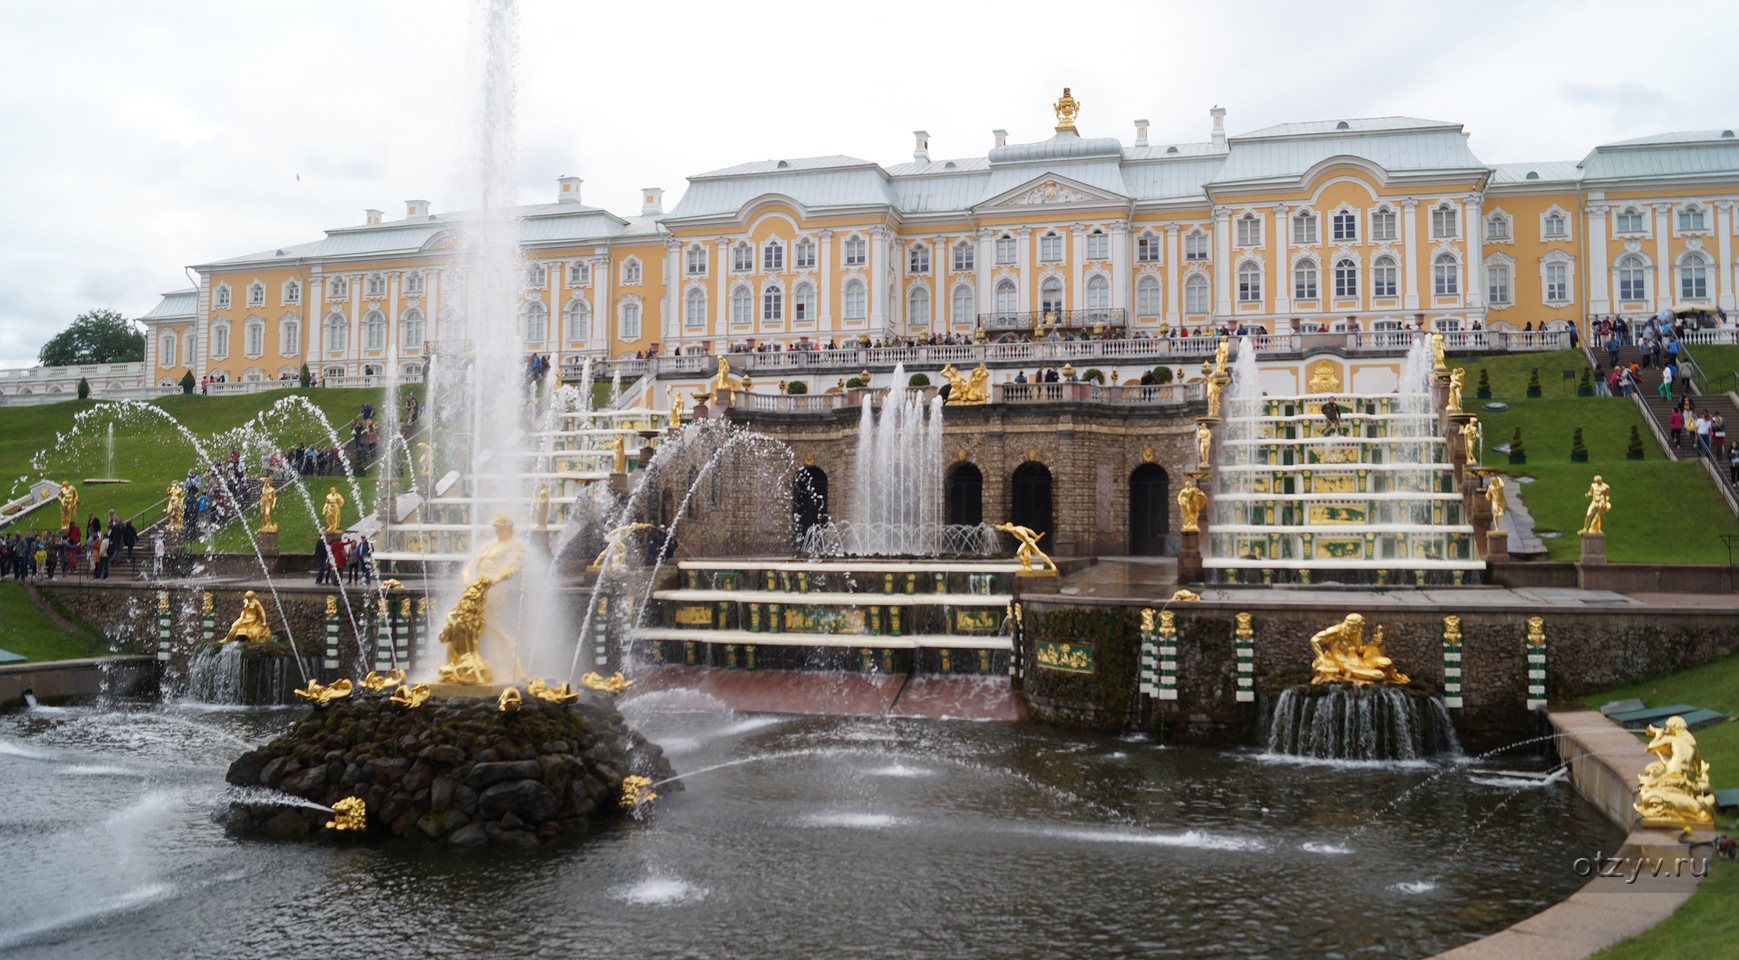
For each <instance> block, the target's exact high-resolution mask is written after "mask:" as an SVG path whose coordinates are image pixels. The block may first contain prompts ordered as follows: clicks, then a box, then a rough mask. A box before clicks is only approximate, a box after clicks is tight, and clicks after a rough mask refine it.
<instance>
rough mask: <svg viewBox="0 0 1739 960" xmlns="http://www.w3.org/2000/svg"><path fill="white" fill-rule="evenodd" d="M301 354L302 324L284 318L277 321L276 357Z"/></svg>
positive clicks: (289, 318)
mask: <svg viewBox="0 0 1739 960" xmlns="http://www.w3.org/2000/svg"><path fill="white" fill-rule="evenodd" d="M301 352H302V324H301V323H300V322H299V321H297V320H296V319H295V318H294V317H289V316H286V317H284V318H283V319H282V320H279V321H278V356H280V357H293V356H295V355H297V354H298V353H301Z"/></svg>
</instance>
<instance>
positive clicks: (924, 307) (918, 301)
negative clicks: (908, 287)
mask: <svg viewBox="0 0 1739 960" xmlns="http://www.w3.org/2000/svg"><path fill="white" fill-rule="evenodd" d="M906 322H907V323H908V324H910V325H911V326H914V327H928V326H929V325H930V291H928V290H925V289H924V288H923V287H913V288H912V292H911V293H910V294H909V295H908V296H907V297H906Z"/></svg>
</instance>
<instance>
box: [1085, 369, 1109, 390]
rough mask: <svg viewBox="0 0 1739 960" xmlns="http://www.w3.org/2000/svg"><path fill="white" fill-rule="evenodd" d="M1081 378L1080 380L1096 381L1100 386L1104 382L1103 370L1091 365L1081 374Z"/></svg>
mask: <svg viewBox="0 0 1739 960" xmlns="http://www.w3.org/2000/svg"><path fill="white" fill-rule="evenodd" d="M1081 379H1082V380H1091V381H1092V382H1094V383H1097V384H1099V385H1100V386H1104V384H1105V372H1104V371H1103V370H1100V369H1099V368H1097V367H1092V368H1089V369H1088V370H1087V372H1086V373H1083V374H1081Z"/></svg>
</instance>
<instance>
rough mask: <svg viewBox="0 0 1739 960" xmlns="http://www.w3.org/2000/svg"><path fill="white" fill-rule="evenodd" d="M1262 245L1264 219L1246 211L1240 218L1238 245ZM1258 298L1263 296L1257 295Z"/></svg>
mask: <svg viewBox="0 0 1739 960" xmlns="http://www.w3.org/2000/svg"><path fill="white" fill-rule="evenodd" d="M1261 245H1262V220H1261V218H1260V217H1258V216H1256V215H1255V214H1253V213H1246V214H1244V215H1243V216H1241V217H1239V218H1238V246H1240V247H1259V246H1261ZM1257 299H1258V300H1260V299H1261V297H1257Z"/></svg>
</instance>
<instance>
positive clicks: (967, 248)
mask: <svg viewBox="0 0 1739 960" xmlns="http://www.w3.org/2000/svg"><path fill="white" fill-rule="evenodd" d="M976 259H977V258H976V256H975V255H974V251H973V249H972V241H970V240H962V241H960V242H959V243H957V244H955V245H954V269H955V270H956V271H958V272H962V273H963V272H965V271H967V270H971V269H973V263H974V262H975V261H976Z"/></svg>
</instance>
